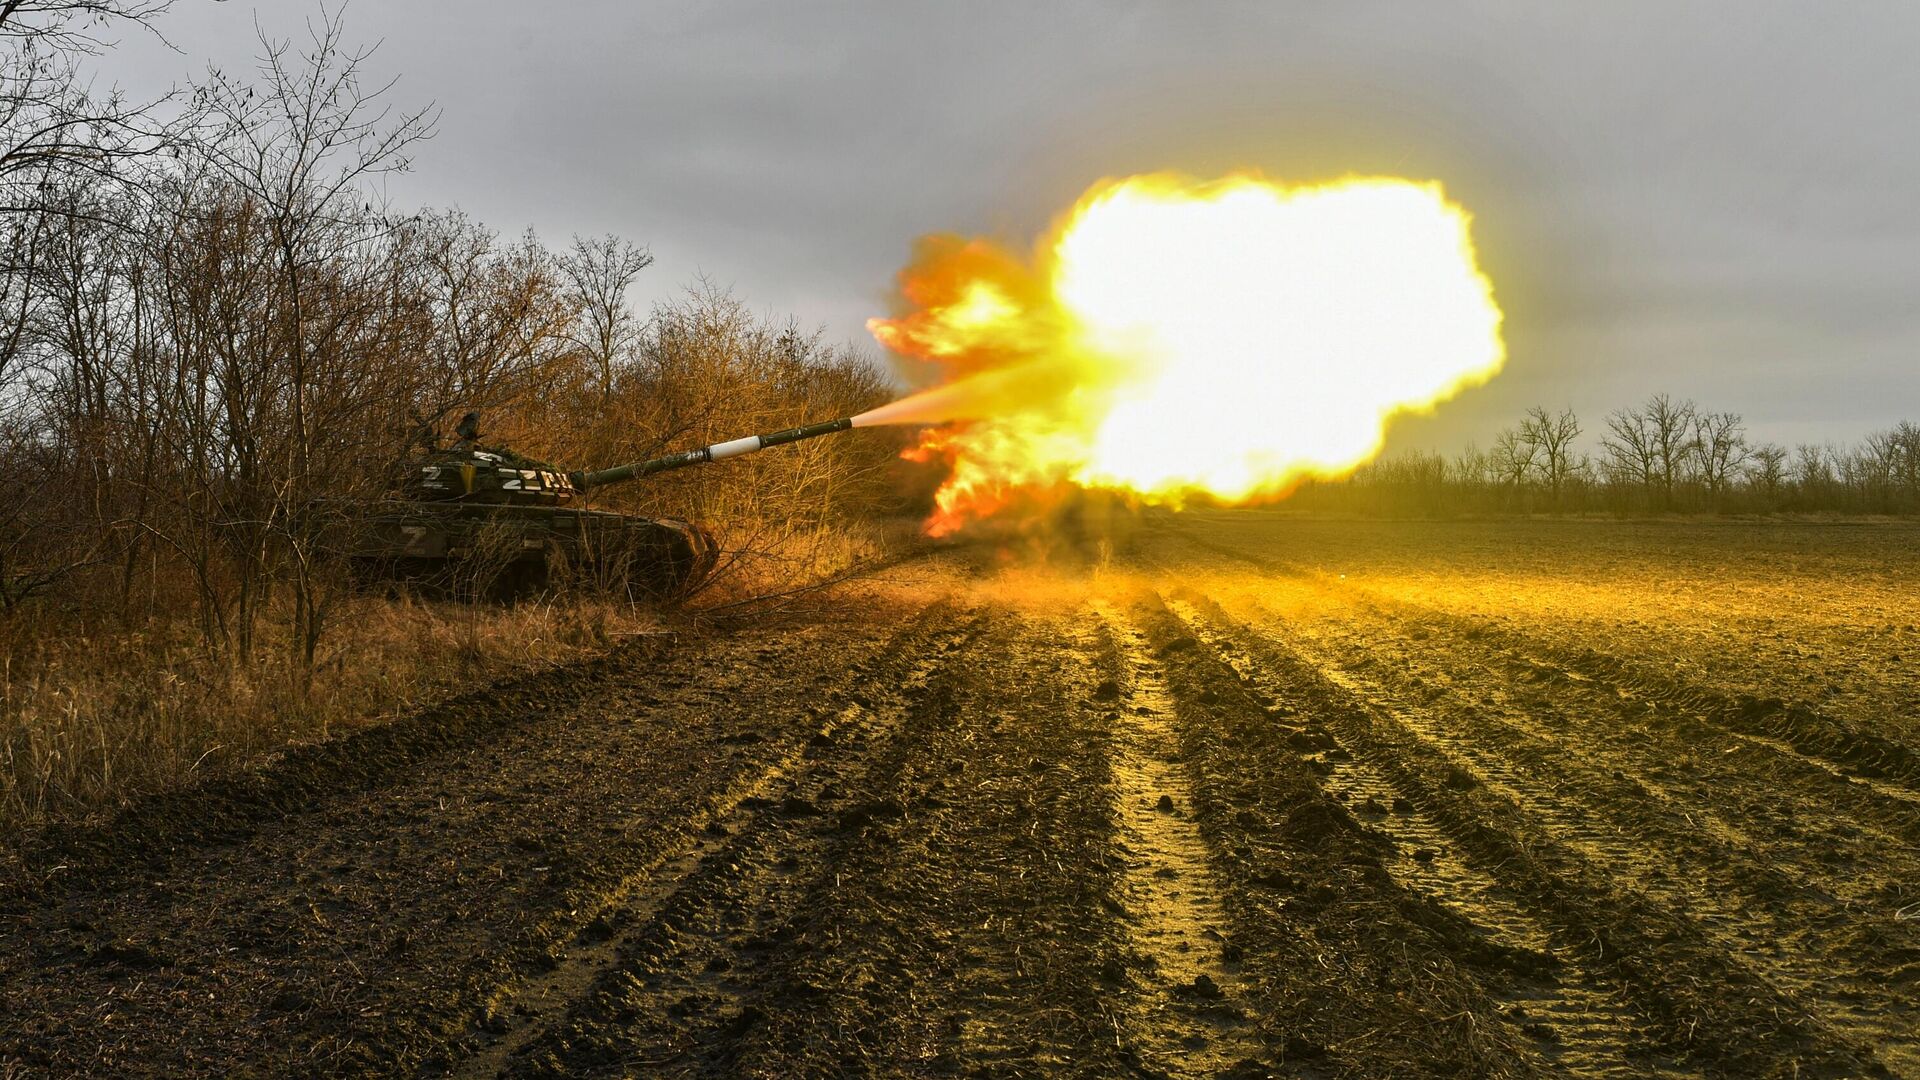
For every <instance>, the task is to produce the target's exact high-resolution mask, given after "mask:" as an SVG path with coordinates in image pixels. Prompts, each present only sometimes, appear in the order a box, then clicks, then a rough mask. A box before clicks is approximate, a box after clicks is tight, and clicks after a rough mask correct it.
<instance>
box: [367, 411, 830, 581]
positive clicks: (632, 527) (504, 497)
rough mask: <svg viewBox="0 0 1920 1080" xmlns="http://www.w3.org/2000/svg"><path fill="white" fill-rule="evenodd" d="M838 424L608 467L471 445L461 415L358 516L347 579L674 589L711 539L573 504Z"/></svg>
mask: <svg viewBox="0 0 1920 1080" xmlns="http://www.w3.org/2000/svg"><path fill="white" fill-rule="evenodd" d="M852 426H853V423H852V421H851V420H849V419H841V420H829V421H826V422H824V423H819V424H810V425H807V426H805V427H798V428H790V429H788V430H786V431H780V432H775V433H773V434H771V435H749V436H747V437H746V438H744V439H734V440H732V441H729V442H724V443H715V444H714V445H712V446H704V447H700V448H698V449H695V450H686V451H682V452H680V453H676V454H669V455H667V456H665V457H659V458H653V459H650V460H647V461H638V462H633V463H631V464H627V465H618V466H615V467H613V468H609V469H599V470H584V469H583V470H578V471H574V472H564V471H562V470H560V469H558V468H555V467H554V466H552V465H550V464H548V463H546V462H543V461H537V460H534V459H532V458H528V457H524V456H522V455H520V454H517V453H515V452H513V451H512V450H508V449H504V448H500V447H490V446H482V445H481V443H480V430H479V417H478V416H477V415H475V414H472V413H469V414H467V416H466V417H465V418H463V419H462V420H461V421H460V425H459V427H458V428H457V429H456V434H457V435H458V439H457V440H456V441H455V442H454V444H453V445H452V446H451V447H449V448H444V449H442V448H440V447H438V446H436V445H435V444H434V443H433V441H432V440H431V438H427V439H423V440H422V445H421V448H420V450H419V451H418V452H417V453H415V454H414V455H413V456H411V457H409V458H408V459H407V460H406V461H404V462H402V463H401V464H400V466H399V468H398V469H397V474H396V476H395V477H394V483H393V494H392V495H391V497H389V498H386V499H383V500H381V501H379V502H378V503H376V504H375V505H374V506H372V507H371V508H369V512H368V513H366V514H364V515H355V517H356V518H357V519H358V521H357V528H355V530H354V533H355V536H354V541H353V543H352V563H353V567H354V572H355V576H356V577H357V578H359V579H360V580H362V581H363V582H366V583H375V582H394V581H405V582H411V583H414V584H415V585H416V586H418V587H421V588H423V589H425V590H427V591H429V592H432V593H435V594H438V595H451V596H456V597H459V598H462V599H479V598H491V599H496V600H513V599H518V598H522V597H526V596H530V595H533V594H536V593H539V592H541V591H544V590H545V589H547V588H548V587H549V586H552V585H555V584H558V583H559V582H561V581H563V580H568V581H577V582H584V583H590V584H595V585H598V586H600V587H602V588H608V589H614V590H622V591H625V592H627V593H628V594H630V595H636V596H641V595H644V596H649V597H654V598H674V597H678V596H683V595H685V594H686V593H688V592H690V591H692V590H693V589H695V588H697V587H698V586H699V585H700V584H701V583H702V582H703V581H705V580H706V579H707V577H708V576H709V575H710V574H712V572H713V570H714V567H715V565H716V564H717V563H718V561H719V554H720V552H719V546H718V545H717V544H716V543H715V542H714V538H713V535H712V534H711V533H709V532H708V531H707V530H706V529H704V528H702V527H701V526H700V525H698V524H696V523H694V522H689V521H681V520H679V519H676V518H647V517H639V516H637V515H632V514H620V513H614V512H612V511H607V510H593V509H589V508H588V507H587V506H585V505H584V504H585V502H586V498H585V496H586V493H587V492H588V491H591V490H594V489H597V488H602V487H607V486H610V485H613V484H619V483H623V482H627V481H631V480H635V479H638V478H640V477H644V476H650V475H652V474H654V473H659V472H666V471H668V470H670V469H681V468H686V467H688V466H691V465H700V464H705V463H707V462H712V461H722V460H725V459H727V458H730V457H737V456H739V455H741V454H746V453H751V452H753V451H755V450H760V449H763V448H765V447H769V446H779V445H781V444H783V443H789V442H796V441H798V440H800V439H809V438H814V437H816V436H820V435H826V434H830V433H832V432H836V431H845V430H847V429H848V428H850V427H852Z"/></svg>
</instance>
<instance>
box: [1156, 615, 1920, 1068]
mask: <svg viewBox="0 0 1920 1080" xmlns="http://www.w3.org/2000/svg"><path fill="white" fill-rule="evenodd" d="M1187 625H1188V626H1189V627H1190V628H1191V629H1193V630H1194V632H1195V634H1196V636H1197V637H1199V638H1200V639H1201V640H1203V641H1205V642H1206V643H1207V644H1208V646H1209V647H1210V648H1211V649H1213V650H1215V651H1216V654H1219V653H1220V652H1221V651H1222V650H1225V652H1226V654H1227V655H1231V654H1236V653H1237V654H1239V655H1240V656H1242V657H1243V658H1244V660H1243V662H1244V663H1246V664H1247V665H1248V666H1249V668H1250V673H1251V674H1252V676H1253V678H1254V680H1255V682H1256V684H1257V685H1262V686H1264V687H1266V688H1268V689H1269V690H1270V691H1271V692H1273V693H1275V694H1276V695H1277V696H1279V697H1281V698H1283V699H1290V700H1294V701H1298V702H1301V703H1303V704H1304V705H1305V706H1306V707H1309V708H1312V709H1314V710H1316V711H1317V712H1318V713H1319V714H1320V715H1322V716H1323V718H1324V720H1325V722H1326V724H1327V726H1328V727H1329V728H1330V729H1331V733H1332V734H1333V736H1334V737H1336V738H1337V740H1338V742H1339V743H1340V744H1342V747H1343V748H1344V749H1350V750H1352V751H1353V752H1354V753H1356V754H1358V755H1359V757H1360V758H1361V759H1362V760H1364V761H1365V762H1366V763H1367V764H1369V765H1370V766H1372V767H1373V768H1374V769H1376V770H1378V772H1379V773H1381V774H1383V775H1384V776H1385V777H1386V778H1387V779H1388V780H1389V781H1390V782H1391V784H1392V786H1393V787H1394V788H1395V789H1397V790H1399V791H1401V792H1404V793H1405V795H1406V796H1407V797H1409V798H1410V801H1411V803H1412V804H1413V805H1414V806H1415V807H1416V808H1418V809H1420V810H1422V811H1424V812H1425V813H1426V814H1428V815H1429V816H1430V817H1431V819H1432V820H1433V821H1434V822H1435V823H1436V824H1437V825H1438V826H1439V827H1440V828H1442V829H1443V830H1444V831H1445V832H1446V833H1447V835H1448V836H1449V837H1450V838H1451V839H1452V840H1453V841H1454V843H1455V844H1457V845H1458V847H1459V848H1460V850H1461V851H1463V852H1464V853H1465V854H1466V856H1467V857H1468V859H1469V861H1471V862H1474V863H1476V864H1477V866H1478V869H1479V870H1480V871H1482V872H1484V873H1486V874H1488V875H1490V876H1492V877H1493V878H1494V879H1495V880H1496V881H1498V882H1499V883H1500V884H1501V885H1502V886H1503V887H1504V888H1505V889H1506V890H1508V891H1509V892H1510V894H1511V895H1513V896H1515V897H1517V898H1519V899H1520V900H1521V901H1522V902H1523V903H1524V904H1526V905H1527V906H1529V907H1530V908H1531V909H1532V911H1533V913H1534V914H1535V917H1536V918H1537V919H1539V920H1542V921H1544V922H1546V923H1547V924H1548V925H1551V926H1555V927H1560V928H1563V933H1564V934H1565V935H1566V937H1567V938H1569V939H1571V940H1572V941H1573V942H1574V943H1576V944H1581V945H1584V948H1582V949H1580V952H1579V955H1580V957H1581V959H1582V961H1583V962H1584V963H1587V964H1590V965H1592V966H1594V967H1596V968H1598V969H1599V970H1602V971H1605V972H1606V973H1607V974H1608V975H1609V976H1610V977H1611V978H1613V979H1616V980H1618V982H1619V983H1620V984H1621V985H1622V986H1623V988H1624V989H1625V990H1626V991H1627V992H1628V994H1629V995H1631V997H1632V998H1633V1000H1634V1002H1635V1004H1636V1006H1637V1008H1638V1010H1639V1011H1640V1012H1641V1013H1642V1014H1643V1015H1644V1016H1645V1017H1646V1018H1647V1019H1648V1020H1649V1021H1651V1022H1652V1023H1653V1024H1654V1026H1655V1027H1656V1029H1657V1033H1658V1034H1659V1035H1660V1036H1661V1040H1660V1041H1661V1042H1662V1043H1663V1044H1664V1045H1665V1048H1666V1049H1668V1050H1669V1051H1671V1052H1674V1053H1682V1054H1687V1055H1689V1056H1690V1057H1691V1058H1693V1059H1694V1063H1696V1064H1699V1065H1703V1066H1706V1067H1709V1068H1713V1069H1715V1070H1717V1071H1720V1072H1723V1073H1725V1074H1727V1075H1753V1074H1756V1073H1759V1072H1775V1071H1799V1072H1804V1073H1806V1074H1809V1075H1836V1076H1838V1075H1860V1074H1861V1073H1863V1072H1878V1073H1881V1074H1884V1072H1885V1070H1884V1067H1883V1066H1880V1065H1879V1064H1877V1063H1876V1062H1875V1060H1874V1054H1873V1051H1872V1050H1871V1049H1869V1047H1868V1046H1867V1045H1864V1044H1862V1043H1860V1042H1858V1041H1856V1039H1855V1038H1854V1037H1852V1036H1849V1035H1845V1034H1842V1033H1840V1032H1837V1031H1835V1030H1833V1029H1832V1028H1830V1027H1829V1026H1828V1025H1827V1024H1825V1023H1824V1022H1823V1021H1821V1020H1818V1019H1815V1017H1814V1016H1813V1014H1811V1013H1810V1012H1809V1011H1808V1009H1807V1007H1806V1006H1805V1005H1804V1004H1802V1003H1800V1002H1798V1001H1796V1000H1794V999H1793V998H1791V997H1788V996H1786V995H1785V994H1784V993H1783V992H1782V991H1781V990H1780V989H1779V988H1778V987H1776V986H1774V985H1772V984H1771V983H1769V982H1768V981H1766V980H1765V979H1763V978H1762V977H1761V976H1759V975H1757V974H1755V973H1754V972H1753V971H1751V970H1750V969H1749V967H1748V966H1747V964H1746V963H1744V962H1742V961H1741V960H1739V959H1736V958H1735V957H1734V956H1733V955H1731V954H1730V953H1729V951H1728V949H1727V948H1726V943H1725V942H1724V941H1723V940H1722V939H1721V936H1720V935H1719V934H1717V933H1716V932H1714V931H1713V930H1712V929H1711V928H1709V927H1703V926H1702V925H1700V924H1699V923H1698V922H1697V921H1695V920H1693V919H1689V918H1687V917H1686V916H1684V915H1681V914H1679V913H1676V912H1673V911H1672V910H1670V909H1669V908H1668V906H1667V905H1666V904H1665V903H1663V902H1660V901H1658V900H1656V899H1653V898H1650V897H1648V896H1646V895H1644V894H1642V893H1640V892H1638V891H1636V890H1633V889H1628V888H1621V887H1620V886H1619V885H1618V883H1617V882H1616V881H1615V880H1614V879H1613V877H1612V874H1611V871H1613V870H1614V869H1616V867H1613V866H1601V865H1596V864H1595V863H1594V861H1593V859H1592V856H1593V855H1594V854H1595V853H1596V852H1598V851H1601V850H1602V849H1601V848H1599V847H1597V846H1595V841H1596V840H1604V839H1605V838H1604V837H1597V838H1596V837H1587V836H1586V835H1585V834H1586V833H1588V832H1591V831H1592V830H1590V829H1588V828H1587V827H1586V826H1585V825H1584V824H1583V823H1582V820H1581V818H1580V817H1579V816H1578V813H1577V811H1576V812H1575V816H1573V817H1572V819H1571V820H1570V821H1569V820H1566V819H1565V817H1564V815H1566V814H1567V812H1568V808H1567V807H1566V806H1562V805H1557V804H1554V801H1553V800H1543V798H1542V795H1541V792H1540V789H1539V788H1538V786H1537V785H1536V782H1534V781H1530V780H1528V779H1526V778H1525V777H1524V776H1522V775H1520V774H1519V773H1516V772H1511V771H1509V772H1507V773H1506V774H1504V775H1502V776H1499V777H1497V779H1500V780H1503V781H1504V782H1502V783H1500V784H1499V785H1498V786H1499V787H1501V788H1503V789H1505V790H1504V791H1503V792H1501V793H1499V794H1496V793H1494V792H1492V791H1490V790H1488V785H1487V784H1485V783H1483V782H1482V778H1481V777H1480V776H1478V775H1476V774H1475V772H1474V771H1473V770H1471V769H1468V768H1466V767H1464V766H1463V765H1462V764H1461V762H1460V760H1459V759H1458V757H1457V756H1456V755H1455V754H1454V753H1450V752H1449V751H1448V750H1445V749H1442V748H1441V747H1440V746H1439V745H1436V744H1435V743H1433V742H1432V741H1431V740H1430V735H1431V733H1429V732H1424V731H1421V730H1416V729H1415V728H1412V727H1409V726H1407V719H1406V717H1405V716H1404V715H1403V714H1401V713H1400V712H1398V711H1396V710H1394V709H1392V708H1391V707H1385V708H1383V707H1381V706H1380V705H1377V704H1375V702H1374V701H1371V700H1369V699H1368V697H1367V695H1366V694H1365V693H1363V692H1362V691H1360V690H1357V689H1356V688H1354V687H1353V686H1351V685H1342V684H1341V682H1340V681H1338V678H1337V675H1336V673H1333V672H1329V671H1328V670H1326V669H1324V668H1323V667H1322V666H1321V665H1320V664H1319V663H1317V662H1315V661H1314V660H1312V659H1310V658H1309V657H1308V656H1306V655H1305V654H1303V653H1301V652H1299V651H1298V650H1297V649H1296V648H1294V647H1293V646H1291V645H1288V644H1284V643H1282V642H1281V641H1279V640H1277V639H1275V638H1274V637H1272V636H1271V635H1270V634H1266V633H1254V632H1252V631H1250V630H1249V629H1248V628H1246V627H1245V626H1243V625H1241V624H1239V623H1237V622H1235V621H1234V620H1232V619H1230V618H1228V617H1227V616H1226V615H1225V614H1224V612H1221V611H1220V610H1219V609H1217V608H1213V609H1211V610H1205V611H1202V610H1192V611H1190V612H1189V622H1188V624H1187ZM1453 749H1454V750H1458V749H1459V745H1457V744H1456V745H1455V746H1454V747H1453ZM1511 796H1519V797H1520V798H1521V799H1523V800H1526V801H1529V802H1532V803H1533V804H1534V805H1535V807H1536V808H1539V807H1541V806H1548V805H1550V804H1552V805H1551V808H1552V809H1553V810H1555V811H1557V813H1556V814H1554V815H1550V816H1546V817H1542V816H1539V815H1536V814H1533V813H1530V812H1528V811H1527V810H1526V809H1525V808H1524V807H1523V806H1522V805H1521V804H1519V803H1516V801H1514V799H1513V798H1512V797H1511ZM1556 834H1557V835H1556ZM1579 938H1584V939H1585V940H1584V941H1583V942H1582V941H1579V940H1578V939H1579Z"/></svg>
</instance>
